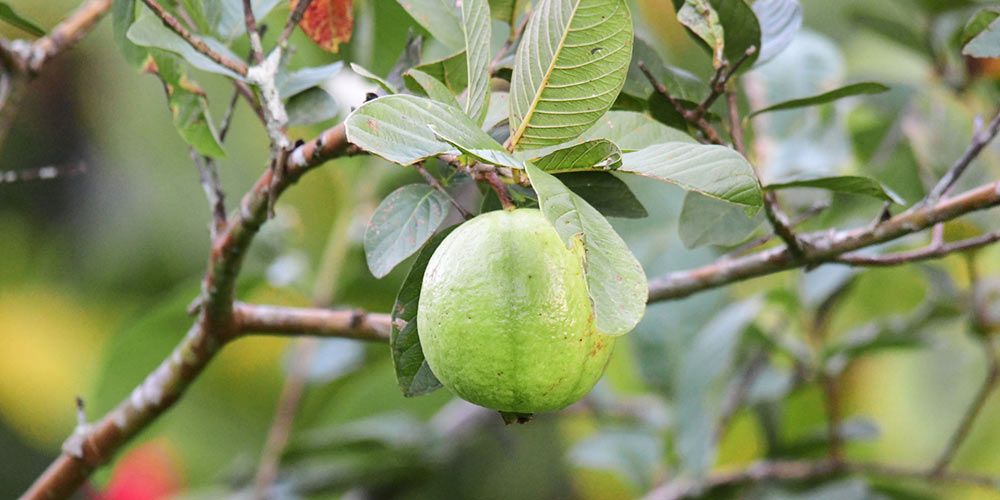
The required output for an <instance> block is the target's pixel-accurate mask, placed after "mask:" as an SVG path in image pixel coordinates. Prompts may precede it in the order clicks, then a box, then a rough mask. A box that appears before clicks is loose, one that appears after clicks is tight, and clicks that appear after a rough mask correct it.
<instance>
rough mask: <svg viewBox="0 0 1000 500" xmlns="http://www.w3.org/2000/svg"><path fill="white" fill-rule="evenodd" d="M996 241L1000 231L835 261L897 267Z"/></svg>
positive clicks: (854, 255)
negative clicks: (912, 248)
mask: <svg viewBox="0 0 1000 500" xmlns="http://www.w3.org/2000/svg"><path fill="white" fill-rule="evenodd" d="M997 241H1000V231H998V232H995V233H989V234H984V235H982V236H977V237H975V238H969V239H965V240H961V241H955V242H952V243H936V244H935V243H931V244H930V245H928V246H926V247H924V248H918V249H916V250H908V251H905V252H895V253H890V254H884V255H864V254H857V253H850V254H845V255H841V256H840V257H837V259H836V261H837V262H840V263H842V264H849V265H852V266H869V267H878V266H898V265H900V264H906V263H910V262H917V261H921V260H928V259H937V258H940V257H944V256H946V255H948V254H952V253H956V252H962V251H965V250H972V249H975V248H980V247H984V246H986V245H990V244H992V243H996V242H997Z"/></svg>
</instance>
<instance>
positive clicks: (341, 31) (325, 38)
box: [290, 0, 354, 53]
mask: <svg viewBox="0 0 1000 500" xmlns="http://www.w3.org/2000/svg"><path fill="white" fill-rule="evenodd" d="M296 3H298V2H297V0H291V4H290V6H291V8H293V9H294V8H295V5H296ZM352 4H353V1H352V0H312V2H310V3H309V7H307V8H306V11H305V13H304V14H303V15H302V20H301V21H299V28H300V29H302V32H303V33H305V34H306V36H308V37H309V39H310V40H312V41H313V43H315V44H316V45H318V46H319V47H320V48H322V49H323V50H325V51H327V52H334V53H336V52H337V50H338V49H339V48H340V44H341V43H342V42H348V41H350V40H351V34H352V33H353V32H354V8H353V6H352Z"/></svg>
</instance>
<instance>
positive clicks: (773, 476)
mask: <svg viewBox="0 0 1000 500" xmlns="http://www.w3.org/2000/svg"><path fill="white" fill-rule="evenodd" d="M843 473H853V474H863V475H867V476H880V477H891V478H903V479H917V480H922V481H927V482H931V483H948V484H966V485H971V486H978V487H981V488H988V489H995V488H996V487H997V484H998V481H1000V478H994V477H991V476H982V475H977V474H970V473H965V472H945V473H943V474H941V475H939V476H934V477H929V476H927V474H926V473H925V471H924V470H923V469H919V468H910V467H902V466H895V465H885V464H875V463H865V462H833V461H830V460H820V461H766V462H758V463H755V464H753V465H751V466H749V467H747V468H745V469H738V470H735V471H727V472H720V473H717V474H713V475H711V476H709V477H708V478H706V479H705V480H704V481H701V482H698V481H693V480H688V479H680V480H676V481H672V482H670V483H667V484H665V485H663V486H660V487H658V488H656V489H654V490H653V491H651V492H649V494H647V495H646V496H644V497H643V498H642V500H680V499H683V498H691V497H695V496H698V495H701V494H703V493H705V492H706V491H709V490H712V489H714V488H719V487H722V486H734V485H740V484H746V483H756V482H762V481H796V480H806V479H818V478H823V477H828V476H833V475H836V474H843Z"/></svg>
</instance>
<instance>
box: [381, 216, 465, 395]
mask: <svg viewBox="0 0 1000 500" xmlns="http://www.w3.org/2000/svg"><path fill="white" fill-rule="evenodd" d="M455 227H458V226H453V227H451V228H448V229H445V230H443V231H441V232H440V233H438V234H436V235H434V237H432V238H431V239H430V240H428V241H427V244H426V245H425V246H424V248H423V249H422V250H421V251H420V253H419V254H418V255H417V258H416V259H415V260H414V261H413V266H412V267H410V272H409V273H407V275H406V279H404V280H403V285H402V286H401V287H399V293H398V294H397V295H396V302H395V305H393V307H392V333H391V335H390V337H389V350H390V351H391V353H392V365H393V367H394V368H395V369H396V381H397V382H399V388H400V389H402V390H403V395H404V396H406V397H411V396H420V395H423V394H427V393H429V392H433V391H435V390H437V389H439V388H440V387H441V382H440V381H438V379H437V377H435V376H434V372H432V371H431V367H430V366H428V365H427V361H426V360H425V359H424V351H423V350H422V349H421V348H420V336H419V335H418V333H417V327H418V325H417V308H418V307H419V299H420V287H421V285H422V284H423V281H424V270H426V269H427V263H428V262H429V261H430V260H431V255H433V254H434V250H437V247H438V245H440V244H441V242H442V241H443V240H444V238H445V237H446V236H448V234H450V233H451V231H452V230H453V229H454V228H455Z"/></svg>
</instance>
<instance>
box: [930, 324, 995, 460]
mask: <svg viewBox="0 0 1000 500" xmlns="http://www.w3.org/2000/svg"><path fill="white" fill-rule="evenodd" d="M982 346H983V352H984V354H986V377H985V378H984V379H983V383H982V385H980V386H979V390H978V391H977V392H976V397H975V398H973V400H972V403H970V404H969V407H968V408H966V410H965V413H964V414H963V415H962V420H961V422H960V423H959V424H958V428H957V429H955V433H954V434H952V435H951V438H949V439H948V443H947V444H946V445H945V447H944V450H942V451H941V455H940V456H939V457H938V459H937V460H935V461H934V465H933V466H932V467H931V468H930V469H929V470H928V471H927V474H928V475H929V476H931V477H938V476H940V475H942V474H943V473H944V472H945V470H946V469H947V468H948V464H950V463H951V461H952V459H953V458H955V453H957V452H958V449H959V447H961V446H962V443H963V442H965V439H966V438H967V437H968V436H969V431H971V430H972V425H973V424H974V423H975V422H976V418H977V417H978V416H979V414H980V413H981V412H982V410H983V407H984V406H985V405H986V400H988V399H989V397H990V395H991V394H992V393H993V389H994V388H996V385H997V381H998V380H1000V361H998V360H997V353H996V345H995V344H994V340H993V337H989V338H988V339H986V340H983V342H982Z"/></svg>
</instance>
